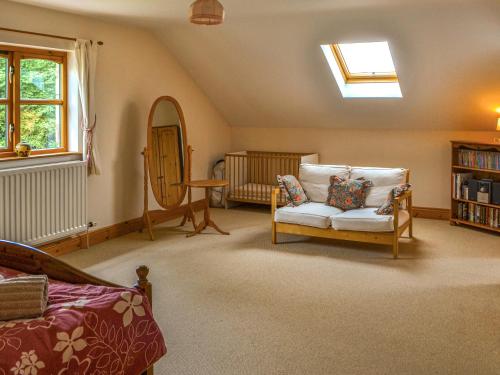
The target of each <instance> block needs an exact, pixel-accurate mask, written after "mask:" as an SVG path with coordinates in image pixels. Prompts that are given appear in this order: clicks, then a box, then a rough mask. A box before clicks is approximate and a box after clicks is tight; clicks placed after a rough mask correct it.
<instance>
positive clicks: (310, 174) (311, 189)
mask: <svg viewBox="0 0 500 375" xmlns="http://www.w3.org/2000/svg"><path fill="white" fill-rule="evenodd" d="M349 171H350V168H349V167H348V166H347V165H325V164H301V165H300V169H299V181H300V184H301V185H302V187H303V188H304V190H305V192H306V194H307V196H308V198H309V199H310V200H312V201H313V202H318V203H325V202H326V199H327V198H328V187H329V186H330V176H339V177H342V178H349Z"/></svg>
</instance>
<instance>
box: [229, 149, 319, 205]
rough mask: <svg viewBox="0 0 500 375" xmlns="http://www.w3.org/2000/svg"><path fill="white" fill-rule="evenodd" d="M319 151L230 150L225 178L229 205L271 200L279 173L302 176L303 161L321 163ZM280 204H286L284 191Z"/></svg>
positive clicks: (279, 200)
mask: <svg viewBox="0 0 500 375" xmlns="http://www.w3.org/2000/svg"><path fill="white" fill-rule="evenodd" d="M318 158H319V157H318V154H315V153H297V152H267V151H239V152H230V153H227V154H226V156H225V158H224V160H225V166H226V171H225V178H226V180H228V181H229V186H228V187H227V188H226V207H227V204H228V203H229V202H247V203H258V204H268V205H270V204H271V193H272V191H273V189H274V188H275V187H276V186H277V185H278V182H277V180H276V176H277V175H287V174H288V175H294V176H296V177H298V175H299V167H300V164H301V163H313V164H317V163H318ZM278 204H279V205H284V204H285V197H284V196H283V194H280V196H279V197H278Z"/></svg>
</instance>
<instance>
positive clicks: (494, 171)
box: [452, 165, 500, 174]
mask: <svg viewBox="0 0 500 375" xmlns="http://www.w3.org/2000/svg"><path fill="white" fill-rule="evenodd" d="M452 168H454V169H461V170H464V171H476V172H486V173H498V174H500V170H496V169H483V168H473V167H464V166H463V165H453V166H452Z"/></svg>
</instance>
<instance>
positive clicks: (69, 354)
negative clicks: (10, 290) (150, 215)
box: [0, 240, 166, 375]
mask: <svg viewBox="0 0 500 375" xmlns="http://www.w3.org/2000/svg"><path fill="white" fill-rule="evenodd" d="M136 272H137V275H138V281H137V284H136V285H135V287H133V288H126V287H123V286H120V285H116V284H113V283H110V282H107V281H104V280H100V279H98V278H95V277H93V276H91V275H88V274H86V273H84V272H82V271H80V270H78V269H76V268H73V267H71V266H70V265H68V264H66V263H64V262H62V261H60V260H58V259H56V258H53V257H51V256H50V255H48V254H46V253H44V252H42V251H40V250H37V249H34V248H31V247H28V246H24V245H20V244H16V243H12V242H8V241H1V240H0V277H3V278H9V277H14V276H17V275H23V274H46V275H47V276H48V277H49V305H48V307H47V309H46V311H45V313H44V314H43V316H42V317H40V318H37V319H28V320H15V321H6V322H0V375H7V374H14V375H24V374H35V375H37V374H38V375H43V374H54V375H63V374H67V375H79V374H96V375H104V374H120V375H129V374H130V375H138V374H148V375H151V374H153V364H154V363H155V362H156V361H157V360H158V359H160V358H161V357H162V356H163V355H164V354H165V353H166V346H165V341H164V339H163V335H162V332H161V331H160V329H159V327H158V324H157V323H156V321H155V320H154V318H153V314H152V310H151V305H150V303H149V301H150V300H151V284H150V283H149V281H148V280H147V276H148V272H149V270H148V268H147V267H145V266H141V267H139V268H138V269H137V270H136Z"/></svg>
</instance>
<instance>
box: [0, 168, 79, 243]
mask: <svg viewBox="0 0 500 375" xmlns="http://www.w3.org/2000/svg"><path fill="white" fill-rule="evenodd" d="M86 229H87V170H86V163H85V162H82V161H72V162H66V163H57V164H50V165H39V166H33V167H25V168H16V169H5V170H0V239H5V240H10V241H15V242H21V243H25V244H30V245H37V244H40V243H44V242H50V241H53V240H56V239H58V238H62V237H66V236H70V235H72V234H75V233H78V232H82V231H85V230H86Z"/></svg>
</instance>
